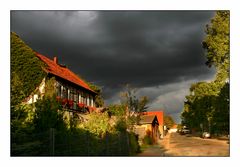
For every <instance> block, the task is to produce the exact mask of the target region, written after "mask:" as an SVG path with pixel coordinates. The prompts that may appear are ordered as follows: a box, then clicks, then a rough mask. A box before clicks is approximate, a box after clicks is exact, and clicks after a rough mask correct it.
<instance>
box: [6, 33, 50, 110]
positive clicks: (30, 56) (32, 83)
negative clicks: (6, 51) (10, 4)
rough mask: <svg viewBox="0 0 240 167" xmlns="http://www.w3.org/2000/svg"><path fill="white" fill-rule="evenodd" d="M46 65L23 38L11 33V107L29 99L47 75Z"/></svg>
mask: <svg viewBox="0 0 240 167" xmlns="http://www.w3.org/2000/svg"><path fill="white" fill-rule="evenodd" d="M44 66H45V64H44V63H43V62H41V61H40V60H39V59H38V58H37V57H36V55H35V52H34V51H33V50H32V49H31V48H30V47H29V46H28V45H26V44H25V43H24V42H23V41H22V40H21V38H20V37H19V36H18V35H17V34H16V33H14V32H11V106H14V105H17V104H19V103H20V102H22V101H23V100H24V99H25V98H26V97H28V96H29V95H30V94H31V93H32V92H34V90H35V89H36V87H37V86H39V84H40V83H41V81H42V79H43V78H44V77H45V76H46V75H47V73H46V72H45V71H44V70H43V68H42V67H44Z"/></svg>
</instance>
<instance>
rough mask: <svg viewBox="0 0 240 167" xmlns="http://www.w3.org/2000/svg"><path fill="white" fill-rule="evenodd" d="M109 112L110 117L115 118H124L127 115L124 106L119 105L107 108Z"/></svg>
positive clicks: (111, 105)
mask: <svg viewBox="0 0 240 167" xmlns="http://www.w3.org/2000/svg"><path fill="white" fill-rule="evenodd" d="M107 112H108V114H109V115H114V116H123V115H125V114H126V107H125V106H124V105H121V104H120V105H119V104H110V105H109V106H108V107H107Z"/></svg>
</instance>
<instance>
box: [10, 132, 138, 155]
mask: <svg viewBox="0 0 240 167" xmlns="http://www.w3.org/2000/svg"><path fill="white" fill-rule="evenodd" d="M11 137H12V141H11V155H12V156H128V155H131V154H133V153H134V152H135V151H136V150H138V146H139V145H138V143H137V136H136V135H134V134H131V133H128V132H122V133H114V134H111V133H106V134H105V135H104V136H102V137H99V136H96V135H93V134H92V133H89V132H88V131H78V132H67V133H66V132H61V131H57V130H55V129H50V130H49V131H46V132H43V133H38V134H23V135H22V136H18V137H16V136H11Z"/></svg>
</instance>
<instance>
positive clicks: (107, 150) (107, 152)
mask: <svg viewBox="0 0 240 167" xmlns="http://www.w3.org/2000/svg"><path fill="white" fill-rule="evenodd" d="M108 144H109V142H108V132H106V155H107V156H108V155H109V148H108V147H109V145H108Z"/></svg>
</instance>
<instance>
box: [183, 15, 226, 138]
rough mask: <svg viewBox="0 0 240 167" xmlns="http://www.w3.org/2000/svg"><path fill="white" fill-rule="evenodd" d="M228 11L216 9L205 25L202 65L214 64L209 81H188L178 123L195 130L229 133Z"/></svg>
mask: <svg viewBox="0 0 240 167" xmlns="http://www.w3.org/2000/svg"><path fill="white" fill-rule="evenodd" d="M229 19H230V12H229V11H218V12H217V13H216V15H215V17H214V18H213V19H212V20H211V24H209V25H207V28H206V33H207V35H206V37H205V39H204V41H203V48H204V49H206V52H207V62H206V64H207V65H208V66H209V67H211V66H215V67H216V70H217V72H216V77H215V80H214V81H212V82H209V83H207V82H199V83H196V84H192V86H191V88H190V95H188V96H186V101H185V104H184V112H183V113H182V115H181V117H182V121H183V122H182V123H183V124H186V125H188V126H189V127H191V128H194V129H195V130H197V131H200V130H202V129H201V128H200V124H201V125H202V126H203V129H204V130H209V131H211V132H212V133H226V134H228V133H229V83H228V80H229V66H230V64H229V63H230V61H229V59H230V50H229V48H230V46H229V35H230V31H229Z"/></svg>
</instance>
